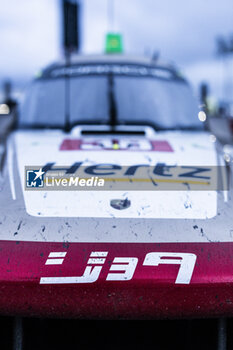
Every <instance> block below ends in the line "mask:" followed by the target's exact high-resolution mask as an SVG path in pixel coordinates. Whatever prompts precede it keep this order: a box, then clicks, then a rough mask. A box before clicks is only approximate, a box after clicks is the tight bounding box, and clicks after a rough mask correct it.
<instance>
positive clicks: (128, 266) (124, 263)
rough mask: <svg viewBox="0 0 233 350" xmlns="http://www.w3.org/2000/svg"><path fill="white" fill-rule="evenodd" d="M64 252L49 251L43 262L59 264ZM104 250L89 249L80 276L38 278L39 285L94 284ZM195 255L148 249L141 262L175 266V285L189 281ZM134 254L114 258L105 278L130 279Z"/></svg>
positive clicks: (153, 265) (136, 259)
mask: <svg viewBox="0 0 233 350" xmlns="http://www.w3.org/2000/svg"><path fill="white" fill-rule="evenodd" d="M66 253H67V252H51V253H50V254H49V256H48V259H47V260H46V262H45V265H62V264H63V262H64V260H65V256H66ZM107 256H108V251H92V252H91V254H90V256H89V259H88V261H87V264H86V267H85V269H84V272H83V275H81V276H65V277H41V279H40V284H79V283H94V282H96V281H97V280H98V279H99V276H100V274H101V271H102V268H103V266H104V264H105V262H106V258H107ZM196 258H197V256H196V255H195V254H192V253H171V252H150V253H147V254H146V256H145V258H144V261H143V263H142V265H143V266H145V267H149V266H151V267H156V268H159V265H164V264H166V265H179V270H178V274H177V277H176V280H175V284H189V283H190V281H191V278H192V274H193V271H194V267H195V263H196ZM138 260H139V259H138V258H137V257H115V258H114V259H113V261H112V263H111V265H110V267H109V272H108V274H107V277H106V281H130V280H131V279H132V278H133V276H134V273H135V270H136V267H137V265H138Z"/></svg>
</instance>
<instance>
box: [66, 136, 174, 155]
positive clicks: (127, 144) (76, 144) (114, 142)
mask: <svg viewBox="0 0 233 350" xmlns="http://www.w3.org/2000/svg"><path fill="white" fill-rule="evenodd" d="M114 150H117V151H137V152H138V151H151V152H174V150H173V148H172V147H171V145H170V143H169V142H167V141H158V140H156V141H154V140H147V139H142V140H140V139H129V138H127V139H124V138H120V139H116V138H114V139H90V140H87V139H65V140H63V141H62V144H61V146H60V151H114Z"/></svg>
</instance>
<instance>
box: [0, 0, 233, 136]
mask: <svg viewBox="0 0 233 350" xmlns="http://www.w3.org/2000/svg"><path fill="white" fill-rule="evenodd" d="M70 1H71V2H72V0H70ZM77 2H78V3H79V5H80V6H79V16H78V19H79V20H78V27H77V30H78V32H79V34H78V37H79V48H78V51H79V53H84V54H91V53H103V52H104V46H105V36H106V33H108V32H116V33H121V34H122V38H123V46H124V53H127V54H135V55H146V56H151V57H152V56H153V55H154V56H156V57H157V56H159V57H160V58H161V59H162V60H165V61H167V62H171V63H173V64H175V65H176V66H177V67H178V68H179V69H180V70H181V72H182V73H183V74H184V75H185V76H186V77H187V78H188V79H189V81H190V82H191V83H192V85H193V87H194V90H195V92H196V94H197V95H198V96H199V98H200V103H201V102H203V98H204V100H206V101H207V100H208V109H209V110H210V111H211V113H212V115H215V116H217V117H219V116H220V117H221V118H222V117H224V118H227V119H230V126H229V127H230V128H232V130H233V123H232V121H231V118H232V120H233V6H232V1H231V0H221V1H220V0H205V1H203V0H195V1H194V0H193V1H185V0H176V1H172V0H163V1H157V0H144V1H141V0H79V1H77ZM62 17H63V1H62V0H49V1H48V0H30V1H29V0H21V1H17V0H8V1H5V0H0V43H1V44H0V45H1V55H0V87H1V89H0V102H1V103H3V102H4V99H5V98H6V97H5V95H6V91H7V90H8V88H9V86H7V84H6V82H9V81H10V82H11V83H12V88H13V96H14V98H16V99H18V98H20V97H21V95H22V94H23V91H24V88H25V86H26V85H27V83H28V82H29V81H30V79H31V78H32V77H33V76H35V75H36V74H37V73H38V71H39V70H40V69H41V68H43V67H44V66H46V65H47V64H49V63H51V62H53V61H54V60H57V59H59V58H61V57H62V56H63V44H62V43H63V34H62V33H63V28H62V26H63V23H62ZM228 124H229V123H228ZM231 124H232V126H231Z"/></svg>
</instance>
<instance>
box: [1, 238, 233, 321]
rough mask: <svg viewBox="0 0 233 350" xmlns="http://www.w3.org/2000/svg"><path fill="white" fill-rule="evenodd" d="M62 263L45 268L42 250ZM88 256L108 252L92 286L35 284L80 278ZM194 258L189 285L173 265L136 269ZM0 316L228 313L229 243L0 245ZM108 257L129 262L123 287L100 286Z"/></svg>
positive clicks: (232, 267) (231, 310)
mask: <svg viewBox="0 0 233 350" xmlns="http://www.w3.org/2000/svg"><path fill="white" fill-rule="evenodd" d="M56 251H57V252H67V255H66V258H65V260H64V262H63V264H62V265H54V266H53V265H51V266H50V265H45V262H46V260H47V258H48V255H49V253H50V252H56ZM91 251H108V252H109V253H108V256H107V259H106V262H105V264H104V266H103V270H102V272H101V274H100V277H99V280H98V281H96V282H94V283H90V284H66V285H40V284H39V280H40V278H41V277H55V276H81V275H82V274H83V271H84V269H85V267H86V264H87V260H88V258H89V255H90V253H91ZM160 251H163V252H164V251H165V252H188V253H194V254H196V255H197V261H196V265H195V268H194V272H193V276H192V279H191V282H190V284H189V285H175V279H176V276H177V273H178V269H179V266H178V265H159V266H157V267H153V266H143V265H142V263H143V260H144V258H145V255H146V254H147V253H149V252H160ZM0 252H1V254H0V313H1V314H10V315H17V314H19V315H36V316H46V317H47V316H49V317H50V316H53V317H77V318H104V319H107V318H109V319H118V318H127V319H134V318H140V319H151V318H182V317H201V316H211V317H212V316H220V315H233V243H154V244H152V243H47V242H43V243H42V242H15V241H1V242H0ZM114 257H137V258H138V259H139V260H138V265H137V267H136V270H135V273H134V276H133V278H132V279H131V280H130V281H121V282H119V281H114V282H113V281H106V276H107V273H108V272H109V266H110V265H111V263H112V260H113V259H114Z"/></svg>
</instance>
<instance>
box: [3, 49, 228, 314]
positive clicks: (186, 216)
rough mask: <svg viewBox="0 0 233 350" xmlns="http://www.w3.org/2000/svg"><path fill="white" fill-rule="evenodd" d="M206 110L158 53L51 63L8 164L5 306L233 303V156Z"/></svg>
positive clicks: (143, 308)
mask: <svg viewBox="0 0 233 350" xmlns="http://www.w3.org/2000/svg"><path fill="white" fill-rule="evenodd" d="M203 113H204V112H202V114H201V116H203ZM200 119H201V118H200V112H199V110H198V102H197V100H196V99H195V96H194V94H193V92H192V89H191V87H190V85H189V83H188V82H187V81H186V80H185V79H184V78H183V77H182V76H181V75H180V73H179V72H178V71H177V70H176V69H175V68H174V67H173V66H171V65H166V64H163V63H160V62H159V61H153V60H150V59H148V58H137V57H130V56H129V57H128V56H124V55H103V56H81V55H80V56H78V57H76V58H74V59H73V60H72V61H71V62H70V63H69V64H66V62H59V63H56V64H53V65H50V66H49V67H47V68H46V69H44V70H43V71H42V72H41V73H40V74H39V75H38V77H37V78H36V79H35V80H33V82H32V84H31V86H30V88H29V89H28V92H27V93H26V95H25V98H24V101H23V102H22V104H21V106H20V111H19V119H18V128H17V129H16V130H14V131H13V132H11V133H10V134H9V136H8V138H7V142H6V147H5V156H4V162H3V166H2V169H1V192H0V207H1V210H0V215H1V217H0V250H1V254H0V313H1V314H8V315H27V316H42V317H66V318H79V319H84V318H85V319H119V318H123V319H163V318H175V319H178V318H184V317H186V318H193V317H215V316H218V317H222V316H232V314H233V265H232V256H233V221H232V188H231V177H232V175H231V174H232V173H231V165H230V164H231V159H229V157H227V155H226V154H224V152H223V150H222V147H221V145H220V144H219V143H218V142H216V139H215V138H214V137H213V135H211V134H209V133H208V131H206V130H205V127H204V123H203V122H201V121H200ZM202 121H203V120H202ZM88 181H89V182H88ZM88 183H89V185H88Z"/></svg>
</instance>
